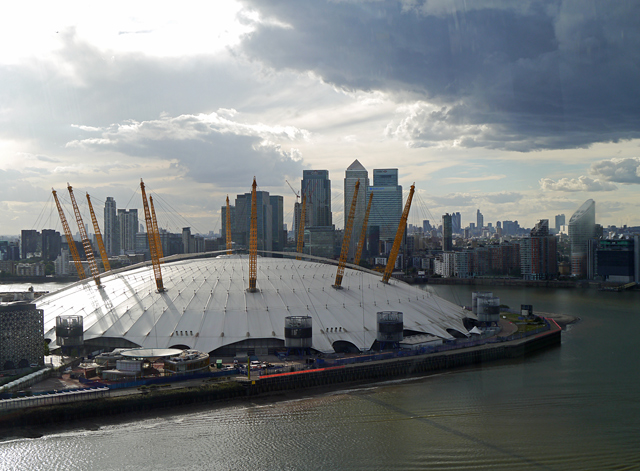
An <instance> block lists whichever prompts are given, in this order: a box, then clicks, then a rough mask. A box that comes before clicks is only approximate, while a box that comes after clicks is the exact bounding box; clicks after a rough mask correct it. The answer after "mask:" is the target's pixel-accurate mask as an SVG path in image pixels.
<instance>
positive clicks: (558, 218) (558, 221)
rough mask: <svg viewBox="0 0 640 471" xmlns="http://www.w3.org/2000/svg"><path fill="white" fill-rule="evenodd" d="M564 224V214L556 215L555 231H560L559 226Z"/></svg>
mask: <svg viewBox="0 0 640 471" xmlns="http://www.w3.org/2000/svg"><path fill="white" fill-rule="evenodd" d="M564 225H565V217H564V214H558V215H556V232H560V226H564Z"/></svg>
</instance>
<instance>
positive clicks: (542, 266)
mask: <svg viewBox="0 0 640 471" xmlns="http://www.w3.org/2000/svg"><path fill="white" fill-rule="evenodd" d="M520 269H521V273H522V277H523V278H524V279H525V280H548V279H551V278H555V276H556V275H557V273H558V259H557V242H556V238H555V236H553V235H549V220H548V219H541V220H540V221H539V222H538V223H537V224H536V225H535V227H534V228H533V229H531V233H530V235H529V237H525V238H523V239H521V241H520Z"/></svg>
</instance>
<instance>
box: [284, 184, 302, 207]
mask: <svg viewBox="0 0 640 471" xmlns="http://www.w3.org/2000/svg"><path fill="white" fill-rule="evenodd" d="M285 182H287V185H289V188H291V191H293V194H294V195H296V203H297V202H298V200H299V199H300V194H299V193H298V192H297V191H296V190H294V189H293V187H292V186H291V183H289V180H285Z"/></svg>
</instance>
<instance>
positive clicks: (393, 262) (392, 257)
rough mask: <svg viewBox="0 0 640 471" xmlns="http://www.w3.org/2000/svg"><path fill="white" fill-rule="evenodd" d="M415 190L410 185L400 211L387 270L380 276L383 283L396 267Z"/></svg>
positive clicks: (386, 281)
mask: <svg viewBox="0 0 640 471" xmlns="http://www.w3.org/2000/svg"><path fill="white" fill-rule="evenodd" d="M415 188H416V185H415V183H414V184H413V185H411V190H410V191H409V196H408V197H407V202H406V203H405V205H404V211H402V217H401V218H400V224H399V225H398V231H397V232H396V238H395V239H394V240H393V247H392V248H391V253H390V254H389V260H388V261H387V268H386V269H385V270H384V275H383V276H382V282H383V283H389V278H391V272H393V267H395V266H396V258H398V251H399V250H400V244H401V243H402V236H403V235H404V230H405V228H406V227H407V218H408V217H409V209H410V208H411V200H412V199H413V192H414V190H415Z"/></svg>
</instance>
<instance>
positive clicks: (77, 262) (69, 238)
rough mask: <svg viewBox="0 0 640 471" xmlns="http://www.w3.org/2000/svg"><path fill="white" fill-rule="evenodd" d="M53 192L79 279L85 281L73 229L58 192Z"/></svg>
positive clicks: (52, 190)
mask: <svg viewBox="0 0 640 471" xmlns="http://www.w3.org/2000/svg"><path fill="white" fill-rule="evenodd" d="M51 192H52V193H53V199H54V200H55V201H56V206H57V207H58V214H60V221H61V222H62V227H63V228H64V235H65V236H66V237H67V245H69V251H70V252H71V258H72V259H73V264H74V265H75V267H76V271H77V272H78V278H80V279H81V280H83V279H84V278H85V277H86V275H85V273H84V268H82V261H81V260H80V254H79V253H78V249H76V243H75V241H74V240H73V236H72V235H71V229H69V224H67V218H66V217H65V215H64V211H63V210H62V206H61V205H60V201H58V195H57V194H56V190H54V189H53V188H51Z"/></svg>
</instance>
